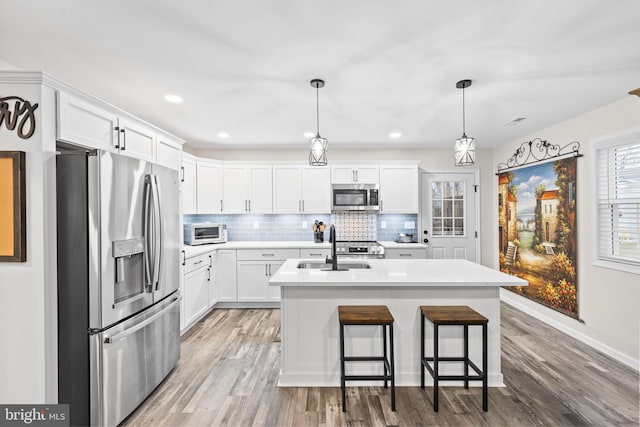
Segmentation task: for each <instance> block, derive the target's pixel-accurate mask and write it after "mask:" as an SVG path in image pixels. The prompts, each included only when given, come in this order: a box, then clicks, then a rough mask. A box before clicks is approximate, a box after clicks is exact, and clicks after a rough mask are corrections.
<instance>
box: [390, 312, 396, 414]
mask: <svg viewBox="0 0 640 427" xmlns="http://www.w3.org/2000/svg"><path fill="white" fill-rule="evenodd" d="M389 346H390V347H391V349H390V353H391V361H390V363H389V364H390V365H391V410H392V411H395V410H396V368H395V365H394V363H395V362H394V357H393V323H391V324H390V325H389Z"/></svg>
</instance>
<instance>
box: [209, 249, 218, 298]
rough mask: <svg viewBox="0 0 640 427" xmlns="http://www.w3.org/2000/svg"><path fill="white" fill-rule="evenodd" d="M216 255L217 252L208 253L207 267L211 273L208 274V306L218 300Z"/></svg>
mask: <svg viewBox="0 0 640 427" xmlns="http://www.w3.org/2000/svg"><path fill="white" fill-rule="evenodd" d="M217 256H218V254H217V252H213V253H211V254H209V269H210V270H211V274H210V275H209V308H211V307H213V306H214V305H215V304H216V303H217V302H218V286H217V283H218V275H217V271H218V266H217V264H218V263H217Z"/></svg>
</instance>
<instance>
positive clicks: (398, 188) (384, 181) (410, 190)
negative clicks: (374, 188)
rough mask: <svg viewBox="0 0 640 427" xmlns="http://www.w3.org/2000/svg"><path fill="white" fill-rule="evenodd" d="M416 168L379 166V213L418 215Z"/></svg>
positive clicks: (410, 166)
mask: <svg viewBox="0 0 640 427" xmlns="http://www.w3.org/2000/svg"><path fill="white" fill-rule="evenodd" d="M418 210H419V191H418V166H417V165H380V213H418Z"/></svg>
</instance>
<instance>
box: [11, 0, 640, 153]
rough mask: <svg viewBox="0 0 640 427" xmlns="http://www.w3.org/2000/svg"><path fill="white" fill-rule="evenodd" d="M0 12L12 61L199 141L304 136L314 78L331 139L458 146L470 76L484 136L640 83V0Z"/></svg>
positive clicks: (26, 7)
mask: <svg viewBox="0 0 640 427" xmlns="http://www.w3.org/2000/svg"><path fill="white" fill-rule="evenodd" d="M0 10H1V11H2V14H1V15H0V60H4V61H5V62H7V63H9V64H12V65H14V66H15V67H17V68H20V69H24V70H42V71H45V72H47V73H49V74H52V75H53V76H55V77H57V78H59V79H61V80H63V81H66V82H67V83H69V84H72V85H74V86H76V87H78V88H79V89H82V90H84V91H85V92H88V93H90V94H92V95H95V96H98V97H99V98H102V99H104V100H106V101H108V102H110V103H112V104H114V105H117V106H119V107H121V108H123V109H125V110H127V111H129V112H131V113H133V114H135V115H137V116H139V117H141V118H143V119H145V120H147V121H149V122H151V123H153V124H156V125H158V126H159V127H162V128H164V129H167V130H169V131H171V132H172V133H174V134H176V135H178V136H180V137H182V138H184V139H185V140H187V144H188V145H190V146H191V147H194V148H217V149H221V148H242V147H264V148H271V147H273V148H287V147H300V146H306V144H307V141H308V137H305V136H303V134H304V133H305V132H314V131H315V127H316V90H315V89H314V88H312V87H311V86H310V84H309V82H310V80H311V79H313V78H322V79H324V80H325V81H326V86H325V87H324V88H322V89H320V90H319V105H320V134H321V135H322V136H323V137H325V138H327V139H328V140H329V147H330V149H331V148H336V147H344V148H354V147H364V146H366V147H381V148H382V147H384V148H391V147H397V148H406V147H419V148H435V147H452V145H453V141H454V140H455V139H456V138H458V137H460V136H461V134H462V90H460V89H456V82H457V81H458V80H461V79H471V80H472V81H473V84H472V86H471V87H469V88H467V89H466V90H465V98H466V133H467V134H468V135H469V136H473V137H475V138H476V141H477V144H478V148H479V149H483V148H490V147H495V146H498V145H500V144H504V143H506V142H509V141H512V140H514V139H517V138H518V137H520V136H522V135H526V134H529V133H531V132H535V131H537V130H540V129H543V128H545V127H546V126H549V125H552V124H554V123H557V122H559V121H562V120H564V119H567V118H570V117H572V116H575V115H577V114H580V113H582V112H585V111H589V110H592V109H594V108H597V107H599V106H602V105H604V104H607V103H610V102H613V101H617V100H620V99H622V98H624V97H625V96H629V95H626V94H627V92H628V91H630V90H632V89H635V88H637V87H640V49H638V45H639V44H640V25H638V16H640V1H638V0H618V1H616V2H609V1H605V0H597V1H596V0H563V1H557V0H520V1H517V2H515V1H513V0H485V1H475V2H471V1H464V0H449V1H434V0H415V1H407V0H394V1H388V0H387V1H384V0H349V1H344V0H326V1H322V2H321V1H317V0H316V1H310V0H269V1H266V0H236V1H221V0H218V1H210V0H207V1H205V0H199V1H192V0H187V1H182V2H177V1H175V0H174V1H168V0H137V1H125V0H111V1H87V0H56V1H50V0H30V1H15V0H0ZM0 62H2V61H0ZM167 93H174V94H179V95H180V96H181V97H182V98H184V102H183V103H182V104H170V103H168V102H166V101H165V100H164V96H165V94H167ZM518 117H525V118H526V119H525V120H522V121H520V122H519V123H518V124H510V122H512V121H513V120H514V119H516V118H518ZM220 132H225V133H228V134H229V136H228V137H227V138H221V137H220V136H218V133H220ZM392 132H401V133H402V136H401V137H400V138H396V139H392V138H390V137H389V134H390V133H392ZM540 136H541V137H544V135H540Z"/></svg>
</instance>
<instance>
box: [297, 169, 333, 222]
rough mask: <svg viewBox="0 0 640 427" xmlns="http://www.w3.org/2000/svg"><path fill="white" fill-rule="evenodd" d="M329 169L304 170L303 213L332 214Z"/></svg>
mask: <svg viewBox="0 0 640 427" xmlns="http://www.w3.org/2000/svg"><path fill="white" fill-rule="evenodd" d="M330 175H331V174H330V170H329V168H324V167H315V166H309V167H305V168H303V169H302V211H303V212H305V213H314V214H316V213H331V178H330Z"/></svg>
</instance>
